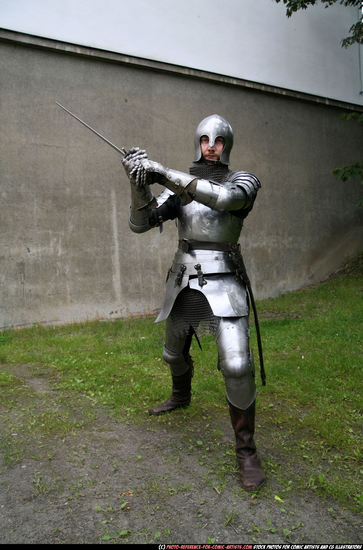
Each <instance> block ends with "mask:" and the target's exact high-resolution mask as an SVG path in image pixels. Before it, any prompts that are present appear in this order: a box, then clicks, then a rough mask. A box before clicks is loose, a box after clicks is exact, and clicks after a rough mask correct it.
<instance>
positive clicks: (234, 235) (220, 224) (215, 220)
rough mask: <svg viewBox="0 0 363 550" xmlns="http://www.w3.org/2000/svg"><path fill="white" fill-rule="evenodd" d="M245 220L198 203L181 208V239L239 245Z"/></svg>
mask: <svg viewBox="0 0 363 550" xmlns="http://www.w3.org/2000/svg"><path fill="white" fill-rule="evenodd" d="M242 225H243V220H241V219H240V218H238V217H237V216H234V215H233V214H230V213H229V212H220V211H218V210H213V209H212V208H209V206H204V204H201V203H198V202H196V201H193V202H191V203H190V204H187V205H186V206H183V207H181V213H180V216H179V220H178V232H179V239H192V240H196V241H209V242H216V243H237V242H238V239H239V236H240V234H241V230H242Z"/></svg>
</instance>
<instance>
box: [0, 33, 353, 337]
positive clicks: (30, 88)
mask: <svg viewBox="0 0 363 550" xmlns="http://www.w3.org/2000/svg"><path fill="white" fill-rule="evenodd" d="M5 34H6V33H5ZM2 36H3V41H2V42H0V79H1V168H0V169H1V172H0V200H1V209H0V264H1V266H0V293H1V296H0V327H12V326H24V325H28V324H32V323H68V322H73V321H81V320H86V319H109V318H115V317H120V316H122V317H124V316H128V315H135V314H150V313H156V312H157V311H158V309H159V307H160V305H161V302H162V298H163V292H164V280H165V274H166V271H167V269H168V267H169V264H170V262H171V259H172V257H173V254H174V251H175V248H176V242H177V233H176V227H175V224H174V222H169V223H168V224H165V226H164V231H163V233H162V234H160V233H159V230H158V229H156V230H153V231H150V232H148V233H146V234H142V235H136V234H133V233H132V232H131V231H130V230H129V228H128V211H129V200H130V190H129V184H128V181H127V179H126V177H125V175H124V172H123V169H122V165H121V162H120V157H119V155H118V154H117V153H116V152H115V151H114V150H113V149H111V148H110V147H109V146H107V145H106V144H104V143H103V142H101V141H100V140H99V139H98V138H97V137H95V136H94V135H93V134H91V133H90V132H89V131H88V130H86V129H85V128H84V127H83V126H81V125H80V124H79V123H77V122H76V121H75V120H73V119H72V118H71V117H69V116H68V115H67V114H66V113H64V112H63V111H62V110H61V109H59V108H58V107H57V106H56V104H55V101H59V102H60V103H62V104H64V105H66V106H68V107H69V108H71V109H72V110H73V111H74V112H75V113H76V114H78V116H80V117H81V118H84V119H85V120H86V121H87V122H88V123H89V124H91V125H93V126H94V127H95V128H96V129H98V130H99V131H100V132H101V133H103V134H104V135H106V136H107V137H108V138H109V139H110V140H111V141H113V142H114V143H116V144H117V145H119V146H121V145H122V146H125V147H129V146H132V145H135V144H138V145H140V146H142V147H145V148H146V149H147V150H148V153H149V156H150V157H151V158H153V159H156V160H159V161H161V162H162V163H165V164H166V165H168V166H170V167H173V168H176V169H179V170H187V168H188V166H189V164H190V161H191V159H192V156H193V134H194V130H195V127H196V125H197V123H198V122H199V121H200V120H201V119H202V118H203V117H204V116H207V115H209V114H211V113H214V112H218V113H219V114H221V115H222V116H224V117H225V118H227V119H228V120H229V121H230V122H231V124H232V126H233V128H234V132H235V146H234V149H233V151H232V157H231V160H232V168H234V169H237V168H240V169H244V170H248V171H251V172H253V173H255V174H256V175H257V176H258V177H259V178H260V179H261V182H262V189H261V190H260V192H259V196H258V198H257V201H256V203H255V207H254V210H253V211H252V213H251V214H250V215H249V217H248V218H247V220H246V222H245V228H244V232H243V235H242V238H241V244H242V247H243V250H244V256H245V261H246V265H247V268H248V270H249V272H250V277H251V279H252V282H253V287H254V289H255V293H256V297H257V298H263V297H268V296H275V295H277V294H279V293H282V292H287V291H289V290H292V289H296V288H300V287H302V286H304V285H307V284H310V283H313V282H317V281H319V280H321V279H323V278H324V277H326V276H327V275H329V273H331V272H332V271H334V270H335V269H336V268H337V267H338V266H339V265H340V264H341V263H342V262H343V261H344V260H345V259H346V258H347V257H349V256H351V255H353V254H355V253H356V252H357V251H358V250H359V249H360V247H361V242H362V223H361V222H362V214H363V211H362V208H359V207H357V202H358V200H359V198H360V190H361V188H360V185H359V182H354V183H345V184H344V183H342V182H339V181H337V180H335V179H334V177H333V176H332V174H331V170H332V168H335V167H339V166H343V165H346V164H349V163H352V162H355V161H357V160H358V159H359V158H360V155H361V150H362V131H361V129H360V128H359V127H358V125H357V124H355V123H354V122H347V121H343V120H341V118H340V113H341V112H342V110H344V109H343V107H348V108H349V105H346V106H344V105H338V104H337V103H334V102H329V101H327V102H326V103H327V104H324V101H322V100H319V99H317V98H310V97H307V96H303V95H300V96H299V95H298V94H293V93H292V94H289V93H288V91H285V90H273V89H270V88H266V87H263V86H260V87H258V86H257V87H255V86H253V85H252V84H251V83H248V82H247V83H246V82H242V81H237V80H233V79H227V78H218V77H214V76H213V75H208V74H205V75H203V73H197V72H195V71H194V72H193V71H188V70H184V71H183V70H174V69H171V68H170V67H169V68H168V67H165V68H166V69H170V70H162V66H161V65H160V64H152V63H150V64H148V63H146V62H145V63H141V62H140V60H139V61H138V60H132V59H130V58H125V57H122V56H118V55H113V56H111V55H110V56H108V55H107V54H106V53H102V52H99V55H98V54H97V55H95V52H94V51H92V50H89V51H88V52H87V51H86V50H85V49H84V48H83V49H82V48H77V47H74V46H70V45H69V46H68V45H64V44H56V43H54V44H53V47H52V49H47V48H46V47H35V46H36V44H35V42H37V44H40V45H41V44H45V42H44V41H43V42H42V41H41V40H38V41H35V42H34V47H33V46H31V47H30V46H25V42H27V40H26V38H24V36H23V37H20V38H21V40H20V42H18V43H17V42H13V41H12V40H9V39H8V35H6V36H5V38H6V40H5V39H4V35H2ZM0 38H1V36H0ZM28 42H29V43H31V42H32V41H31V39H29V40H28ZM77 53H78V55H77ZM88 54H89V55H88ZM155 191H157V192H160V191H161V189H160V188H158V189H155Z"/></svg>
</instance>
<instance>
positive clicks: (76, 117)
mask: <svg viewBox="0 0 363 550" xmlns="http://www.w3.org/2000/svg"><path fill="white" fill-rule="evenodd" d="M56 104H57V105H58V107H60V108H61V109H63V110H64V111H65V112H66V113H68V114H69V115H71V116H72V117H73V118H75V119H76V120H78V122H80V123H81V124H83V126H85V127H86V128H88V129H89V130H91V132H93V133H94V134H96V136H98V137H99V138H101V139H103V141H105V142H106V143H108V145H111V147H113V148H114V149H115V150H116V151H117V152H118V153H121V155H122V156H123V157H124V156H125V155H126V149H124V148H123V147H121V148H120V147H117V145H114V144H113V143H112V142H111V141H110V140H109V139H107V138H105V137H104V136H103V135H102V134H100V133H99V132H97V130H95V129H94V128H92V126H90V125H89V124H87V123H86V122H84V121H83V120H82V119H80V118H79V117H78V116H76V115H75V114H73V113H72V112H71V111H69V109H66V108H65V107H63V105H61V104H60V103H58V101H56Z"/></svg>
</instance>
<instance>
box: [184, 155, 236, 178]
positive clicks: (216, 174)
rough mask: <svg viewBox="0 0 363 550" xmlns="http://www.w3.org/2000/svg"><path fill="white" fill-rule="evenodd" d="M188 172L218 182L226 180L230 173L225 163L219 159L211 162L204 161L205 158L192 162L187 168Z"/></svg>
mask: <svg viewBox="0 0 363 550" xmlns="http://www.w3.org/2000/svg"><path fill="white" fill-rule="evenodd" d="M189 173H190V174H191V175H192V176H196V177H197V178H200V179H204V180H212V181H216V182H218V183H222V182H224V181H227V179H228V176H229V175H230V174H231V172H230V170H229V169H228V166H227V165H226V164H222V163H221V162H219V161H216V162H213V164H211V162H206V161H205V160H200V161H198V162H193V164H192V165H191V166H190V168H189Z"/></svg>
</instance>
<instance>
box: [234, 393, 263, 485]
mask: <svg viewBox="0 0 363 550" xmlns="http://www.w3.org/2000/svg"><path fill="white" fill-rule="evenodd" d="M255 403H256V402H255V401H254V402H253V403H252V405H250V406H249V408H248V409H246V410H245V411H243V410H242V409H237V407H234V406H233V405H232V404H231V403H229V402H228V406H229V414H230V416H231V421H232V426H233V429H234V433H235V435H236V455H237V461H238V463H239V466H240V476H241V482H242V486H243V488H244V489H245V490H246V491H258V490H259V489H260V488H261V487H262V485H264V484H265V483H266V476H265V473H264V471H263V469H262V466H261V463H260V459H259V458H258V456H257V451H256V445H255V442H254V440H253V435H254V433H255Z"/></svg>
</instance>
